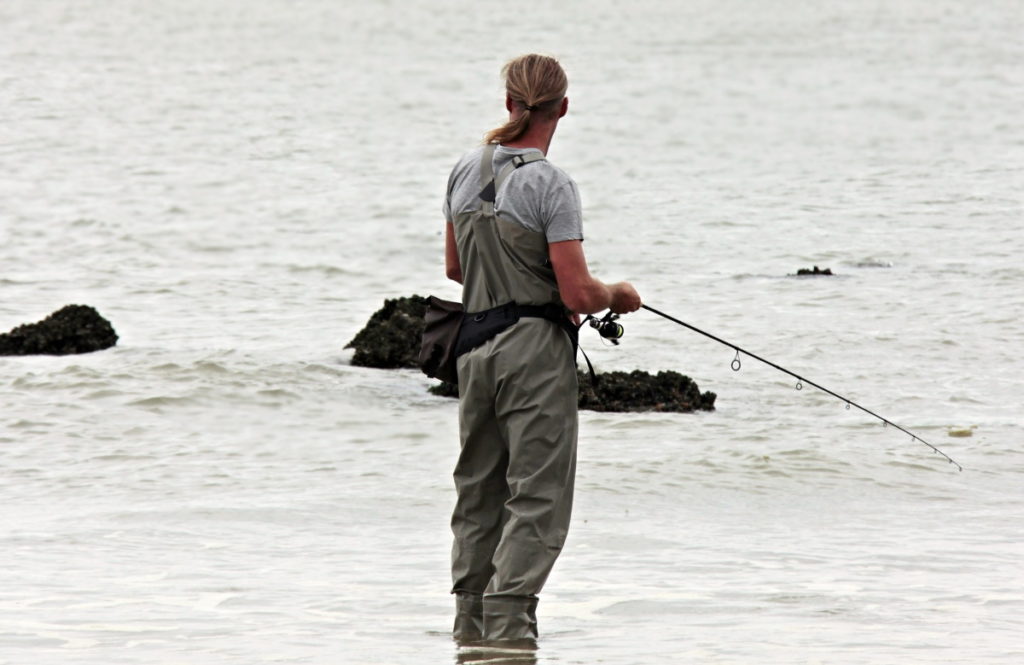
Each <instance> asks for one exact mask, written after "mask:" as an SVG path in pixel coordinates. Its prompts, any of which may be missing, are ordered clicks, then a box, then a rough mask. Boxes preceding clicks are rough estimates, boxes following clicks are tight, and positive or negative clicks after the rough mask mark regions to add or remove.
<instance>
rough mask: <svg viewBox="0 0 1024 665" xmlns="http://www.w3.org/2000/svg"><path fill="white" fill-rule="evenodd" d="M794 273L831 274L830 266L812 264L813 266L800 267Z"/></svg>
mask: <svg viewBox="0 0 1024 665" xmlns="http://www.w3.org/2000/svg"><path fill="white" fill-rule="evenodd" d="M796 274H797V275H800V276H803V275H831V274H832V268H819V267H818V266H814V268H800V269H799V270H797V271H796Z"/></svg>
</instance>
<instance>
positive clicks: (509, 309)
mask: <svg viewBox="0 0 1024 665" xmlns="http://www.w3.org/2000/svg"><path fill="white" fill-rule="evenodd" d="M524 316H525V317H528V318H538V319H547V320H548V321H551V322H552V323H554V324H555V325H557V326H558V327H559V328H561V329H562V330H564V331H565V333H566V334H567V335H569V340H570V341H571V342H572V352H573V357H574V358H575V357H576V347H577V340H578V336H579V335H578V331H577V330H576V326H574V325H573V324H572V321H570V320H569V318H568V316H566V311H565V308H564V307H562V306H561V305H556V304H554V303H548V304H547V305H519V304H517V303H514V302H510V303H507V304H504V305H498V306H497V307H492V308H491V309H486V310H484V311H482V312H467V313H465V314H463V316H462V328H461V329H460V330H459V341H458V342H457V343H456V344H455V355H456V356H461V355H462V354H463V353H467V352H469V351H472V350H473V349H475V348H476V347H478V346H480V345H482V344H483V343H484V342H487V341H489V340H491V339H493V338H495V337H497V335H498V333H500V332H503V331H505V330H508V329H509V328H511V327H512V326H514V325H515V324H516V323H518V322H519V319H520V318H522V317H524Z"/></svg>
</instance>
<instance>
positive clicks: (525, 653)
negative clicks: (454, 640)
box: [455, 639, 537, 665]
mask: <svg viewBox="0 0 1024 665" xmlns="http://www.w3.org/2000/svg"><path fill="white" fill-rule="evenodd" d="M455 662H456V663H460V664H461V663H487V665H536V664H537V642H536V641H535V640H532V639H521V640H499V641H488V640H482V641H477V642H458V649H457V650H456V652H455Z"/></svg>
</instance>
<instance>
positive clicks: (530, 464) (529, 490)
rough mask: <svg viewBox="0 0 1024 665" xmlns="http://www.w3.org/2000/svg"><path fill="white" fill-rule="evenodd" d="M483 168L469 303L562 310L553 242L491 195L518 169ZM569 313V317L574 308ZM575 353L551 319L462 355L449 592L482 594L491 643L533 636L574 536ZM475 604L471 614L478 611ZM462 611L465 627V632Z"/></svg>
mask: <svg viewBox="0 0 1024 665" xmlns="http://www.w3.org/2000/svg"><path fill="white" fill-rule="evenodd" d="M493 154H494V146H488V147H487V148H486V149H485V150H484V156H483V159H482V160H481V190H482V191H481V194H480V198H481V205H480V208H479V209H478V210H476V211H471V212H466V213H460V214H459V215H456V218H455V221H454V226H455V236H456V244H457V246H458V251H459V260H460V263H461V266H462V269H463V278H464V284H463V306H464V308H465V311H466V312H467V313H468V314H467V317H472V316H473V313H480V312H485V311H486V310H490V309H492V308H497V307H499V306H502V305H505V304H508V303H515V304H518V305H527V306H543V305H550V304H555V305H558V306H561V299H560V298H559V294H558V285H557V281H556V279H555V275H554V270H553V269H552V268H551V264H550V261H549V259H548V247H547V239H546V238H545V236H544V234H543V233H537V232H534V231H530V230H528V229H526V228H524V227H522V226H520V225H519V224H516V223H514V222H509V221H507V220H504V219H501V218H500V217H498V216H496V215H495V214H494V208H493V201H494V197H495V193H496V192H497V191H498V190H500V188H501V185H502V183H503V182H504V180H505V179H506V178H507V177H508V176H509V175H510V173H511V172H512V171H513V170H514V169H515V168H518V167H519V166H523V165H524V164H528V163H530V162H531V161H536V160H537V159H543V156H542V155H541V154H540V153H539V152H537V153H527V154H525V155H518V156H516V157H514V158H513V162H512V163H510V164H509V165H507V166H506V167H505V168H504V169H503V170H502V171H501V173H499V175H498V178H496V179H494V178H493V168H492V162H491V160H492V156H493ZM566 314H567V311H566ZM574 351H575V349H574V344H573V342H572V341H571V340H570V338H569V335H567V334H566V330H565V329H564V328H563V327H562V326H560V325H558V324H557V323H555V322H553V321H551V320H548V319H545V318H527V317H524V318H522V319H519V320H518V321H517V322H515V323H513V324H512V325H511V327H508V328H507V329H504V330H503V331H502V332H499V333H498V334H497V335H496V336H495V337H493V338H491V339H489V340H487V341H485V342H483V343H482V344H480V345H479V346H477V347H475V348H473V349H472V350H470V351H468V352H466V353H464V354H463V355H461V356H459V358H458V362H457V364H458V374H459V395H460V396H459V432H460V440H461V453H460V456H459V461H458V463H457V465H456V468H455V473H454V479H455V486H456V489H457V490H458V500H457V502H456V506H455V510H454V513H453V515H452V531H453V533H454V536H455V539H454V544H453V547H452V579H453V593H455V594H456V596H457V598H456V607H457V613H458V612H461V611H462V608H463V607H469V605H464V604H463V601H462V600H461V599H463V598H466V597H468V596H469V595H478V594H479V595H482V599H483V637H484V639H485V640H488V641H489V640H521V639H532V638H536V637H537V618H536V608H537V594H539V593H540V590H541V588H542V587H543V586H544V582H545V581H546V580H547V577H548V574H549V573H550V572H551V568H552V567H553V566H554V563H555V560H556V559H557V558H558V555H559V553H560V552H561V549H562V545H563V543H564V542H565V538H566V534H567V532H568V528H569V517H570V513H571V509H572V497H573V483H574V478H575V473H576V438H577V429H578V428H577V400H578V386H577V379H576V362H575V357H574ZM474 607H475V606H474ZM461 616H462V615H461V614H459V616H458V617H457V620H456V627H457V629H459V630H460V631H461V630H466V629H465V628H463V626H466V625H467V624H466V622H464V621H462V620H461V618H460V617H461Z"/></svg>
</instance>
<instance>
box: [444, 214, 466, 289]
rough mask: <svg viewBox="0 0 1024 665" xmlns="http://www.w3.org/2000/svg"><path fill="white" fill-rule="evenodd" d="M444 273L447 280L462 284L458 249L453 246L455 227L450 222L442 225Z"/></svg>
mask: <svg viewBox="0 0 1024 665" xmlns="http://www.w3.org/2000/svg"><path fill="white" fill-rule="evenodd" d="M444 273H445V275H447V276H448V279H450V280H453V281H456V282H458V283H459V284H462V266H461V265H460V264H459V248H458V247H457V246H456V244H455V227H454V226H453V225H452V223H451V222H447V223H446V224H445V225H444Z"/></svg>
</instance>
